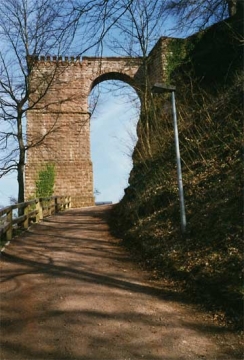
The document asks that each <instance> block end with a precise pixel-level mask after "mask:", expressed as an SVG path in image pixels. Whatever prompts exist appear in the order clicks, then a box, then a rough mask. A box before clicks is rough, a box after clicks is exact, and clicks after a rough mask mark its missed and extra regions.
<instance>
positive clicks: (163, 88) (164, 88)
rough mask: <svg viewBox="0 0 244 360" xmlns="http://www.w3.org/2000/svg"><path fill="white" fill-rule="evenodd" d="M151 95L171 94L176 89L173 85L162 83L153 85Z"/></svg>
mask: <svg viewBox="0 0 244 360" xmlns="http://www.w3.org/2000/svg"><path fill="white" fill-rule="evenodd" d="M151 90H152V93H154V94H163V93H165V92H172V91H175V90H176V87H175V86H174V85H167V84H164V83H155V84H154V85H153V86H152V89H151Z"/></svg>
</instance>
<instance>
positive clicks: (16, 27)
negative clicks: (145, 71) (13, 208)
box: [0, 0, 101, 202]
mask: <svg viewBox="0 0 244 360" xmlns="http://www.w3.org/2000/svg"><path fill="white" fill-rule="evenodd" d="M80 3H82V4H83V5H82V8H79V11H78V10H77V9H76V7H75V1H73V0H70V1H61V0H52V1H49V0H35V1H33V0H2V1H1V18H0V42H1V48H0V151H1V155H0V177H2V176H4V175H6V174H8V173H10V172H13V171H17V174H18V176H17V179H18V185H19V191H18V202H23V201H24V168H25V158H26V154H27V151H28V149H29V148H30V147H33V146H37V144H39V143H40V142H41V141H43V140H44V138H45V137H46V136H48V134H49V133H50V132H51V131H53V127H51V128H50V129H47V132H46V134H44V135H42V136H40V137H39V138H38V139H35V140H34V139H27V138H26V131H25V127H26V113H27V111H28V110H30V109H32V108H33V107H34V106H36V105H37V104H38V103H39V102H40V101H41V100H42V98H43V96H44V95H45V93H46V92H47V90H48V89H49V87H50V86H51V83H52V81H53V79H54V77H55V71H56V69H55V67H52V73H50V72H49V74H48V76H46V77H45V78H44V77H42V78H39V83H38V82H37V81H36V86H35V88H33V82H32V88H31V87H30V78H31V77H32V76H33V74H35V67H36V58H38V57H40V56H41V55H42V56H47V55H56V56H57V58H58V57H59V56H62V55H67V53H68V51H69V49H70V47H71V44H72V42H73V40H74V37H75V33H76V31H77V29H78V27H79V26H80V23H81V19H85V17H86V16H87V14H88V12H89V11H90V10H91V5H92V4H91V2H90V1H88V0H87V1H82V2H81V1H80ZM100 3H101V1H100ZM84 23H85V21H84ZM84 30H85V29H84ZM91 40H92V41H93V45H94V42H95V40H94V39H91ZM87 44H88V45H87ZM89 44H90V45H89ZM87 46H92V45H91V42H90V43H89V42H88V41H86V47H87ZM84 50H85V47H84ZM80 52H82V51H80ZM57 63H58V62H57ZM34 76H35V75H34Z"/></svg>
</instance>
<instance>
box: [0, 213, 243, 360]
mask: <svg viewBox="0 0 244 360" xmlns="http://www.w3.org/2000/svg"><path fill="white" fill-rule="evenodd" d="M108 209H109V207H96V208H87V209H83V210H77V209H74V210H69V211H68V212H65V213H62V214H60V215H58V216H55V217H50V218H48V219H47V220H46V221H45V222H43V223H41V224H38V225H35V226H32V227H31V228H30V229H29V231H28V232H26V233H25V234H23V235H22V236H20V237H18V238H16V239H14V240H13V241H12V242H11V243H10V245H9V246H7V247H6V249H5V251H4V252H3V253H2V256H1V260H0V263H1V308H0V310H1V313H0V315H1V327H0V329H1V334H0V335H1V338H0V339H1V352H0V359H1V360H7V359H8V360H27V359H28V360H39V359H42V360H51V359H55V360H56V359H57V360H65V359H70V360H71V359H72V360H100V359H106V360H129V359H131V360H133V359H146V360H159V359H160V360H161V359H166V360H183V359H194V360H197V359H207V360H208V359H219V360H224V359H231V360H233V359H242V356H241V353H240V344H238V342H239V340H240V339H239V337H238V336H237V335H235V334H231V333H228V331H227V330H226V329H223V328H220V327H217V326H216V325H215V324H214V323H213V322H211V321H210V319H208V318H207V315H205V314H203V313H199V312H197V311H196V310H194V307H192V306H191V305H189V304H186V303H183V302H182V301H181V299H180V298H179V295H177V293H175V292H173V291H171V290H170V289H168V288H164V287H162V285H160V284H159V283H155V282H152V281H150V280H149V276H148V274H147V273H146V272H143V271H142V270H141V269H139V268H138V267H137V264H134V263H133V262H132V261H131V259H130V257H129V255H128V254H127V253H126V251H124V249H123V248H121V247H120V246H119V245H118V241H117V240H116V239H114V238H112V236H111V235H110V234H109V232H108V227H107V225H106V221H105V217H104V215H105V214H106V211H107V210H108ZM238 349H239V351H238Z"/></svg>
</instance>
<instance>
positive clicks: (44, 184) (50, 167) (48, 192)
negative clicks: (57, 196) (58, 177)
mask: <svg viewBox="0 0 244 360" xmlns="http://www.w3.org/2000/svg"><path fill="white" fill-rule="evenodd" d="M54 181H55V165H54V164H47V165H45V167H44V168H43V169H42V170H40V171H39V173H38V179H37V180H36V196H37V197H49V196H52V195H53V191H54Z"/></svg>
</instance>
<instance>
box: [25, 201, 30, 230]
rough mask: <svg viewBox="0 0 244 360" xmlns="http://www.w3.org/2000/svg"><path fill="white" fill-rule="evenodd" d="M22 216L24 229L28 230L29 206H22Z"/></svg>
mask: <svg viewBox="0 0 244 360" xmlns="http://www.w3.org/2000/svg"><path fill="white" fill-rule="evenodd" d="M24 215H25V217H26V218H25V220H24V228H25V229H28V226H29V205H25V206H24Z"/></svg>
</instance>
